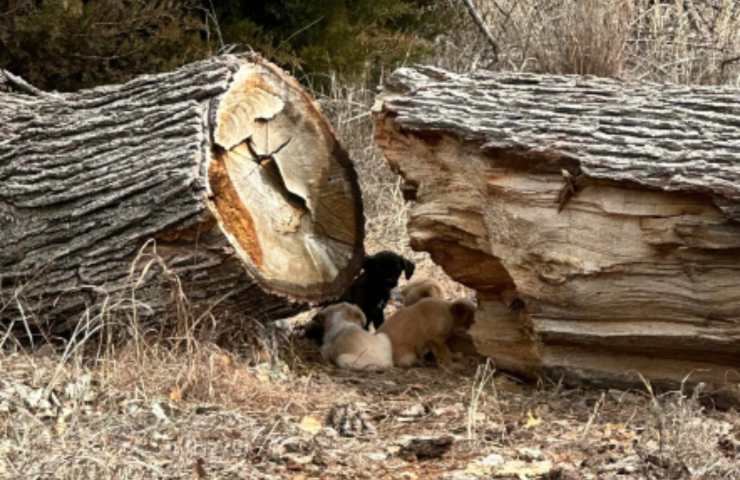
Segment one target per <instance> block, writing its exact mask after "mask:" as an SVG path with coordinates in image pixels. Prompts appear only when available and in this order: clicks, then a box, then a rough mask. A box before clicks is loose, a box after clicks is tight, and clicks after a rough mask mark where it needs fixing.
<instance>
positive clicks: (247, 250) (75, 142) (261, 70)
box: [0, 55, 364, 329]
mask: <svg viewBox="0 0 740 480" xmlns="http://www.w3.org/2000/svg"><path fill="white" fill-rule="evenodd" d="M363 224H364V218H363V214H362V205H361V197H360V191H359V187H358V183H357V178H356V175H355V172H354V169H353V166H352V163H351V162H350V160H349V158H348V157H347V154H346V153H345V151H344V150H343V149H342V147H341V146H340V145H339V144H338V143H337V140H336V138H335V135H334V132H333V130H332V129H331V127H330V126H329V124H328V123H327V122H326V120H325V119H324V117H323V116H322V115H321V113H320V112H319V109H318V106H317V105H316V103H315V102H314V101H313V100H312V99H311V98H310V97H309V96H308V95H307V94H306V93H305V92H304V91H303V89H302V88H301V87H300V85H299V84H298V83H297V82H296V81H295V80H293V79H292V78H290V77H289V76H288V75H287V74H286V73H284V72H283V71H281V70H280V69H279V68H277V67H275V66H274V65H272V64H270V63H269V62H266V61H264V60H263V59H261V58H259V57H258V56H256V55H249V56H232V55H228V56H222V57H218V58H215V59H211V60H206V61H202V62H199V63H195V64H191V65H187V66H185V67H183V68H181V69H179V70H177V71H175V72H172V73H166V74H161V75H145V76H141V77H138V78H136V79H134V80H132V81H130V82H128V83H126V84H123V85H112V86H105V87H100V88H95V89H91V90H84V91H80V92H75V93H47V92H42V91H39V90H38V89H36V88H34V87H32V86H30V85H28V84H26V83H25V82H24V81H23V80H21V79H19V78H17V77H14V76H13V75H12V74H10V73H9V72H3V71H0V232H2V242H1V244H0V279H1V283H0V287H2V291H1V292H0V302H2V303H0V320H2V321H3V322H5V323H6V325H7V324H8V322H10V323H14V324H16V325H17V324H19V323H18V322H20V321H25V322H29V321H30V322H31V323H35V324H37V325H50V326H51V327H54V329H64V328H68V327H69V326H70V325H74V324H75V323H76V322H77V321H78V320H79V313H80V312H81V311H84V310H85V309H90V308H96V306H99V305H100V303H101V301H102V300H103V299H105V300H106V302H107V304H108V305H109V306H110V302H109V300H110V299H111V298H113V297H111V295H114V294H119V296H121V298H126V299H128V300H133V297H132V296H131V295H130V292H129V291H130V290H131V289H132V288H134V287H135V288H136V290H137V291H138V294H137V296H136V301H133V303H134V304H136V303H137V302H140V303H141V304H142V305H144V307H145V308H144V309H143V311H146V312H150V313H153V312H156V311H159V310H161V308H162V307H164V306H165V305H166V304H167V303H168V302H169V297H168V295H167V294H163V292H162V290H161V289H159V288H156V287H158V286H161V285H162V284H163V283H165V284H166V283H167V279H170V280H172V279H173V278H175V276H176V277H177V282H176V283H177V284H179V285H182V290H183V293H184V294H185V295H186V296H187V297H188V298H189V301H190V302H191V304H195V305H196V306H203V307H205V308H208V309H211V308H214V307H216V306H219V307H228V308H230V309H231V311H239V312H242V313H245V314H247V315H249V316H251V317H254V318H260V319H274V318H279V317H281V316H285V315H288V314H291V313H295V312H296V311H299V310H301V309H303V308H305V307H306V305H307V304H310V303H316V302H322V301H325V300H329V299H332V298H335V297H337V296H339V295H340V294H341V293H342V292H343V290H344V289H345V287H346V286H347V285H348V284H349V282H350V281H351V280H352V278H353V277H354V275H355V274H356V272H357V271H358V269H359V266H360V263H361V261H362V257H363V248H362V241H363ZM145 244H146V245H148V247H149V248H147V249H144V250H143V251H142V247H143V246H144V245H145ZM137 255H138V257H137ZM152 260H156V261H152ZM132 262H133V263H132ZM165 271H166V273H167V274H168V275H166V276H165V277H166V278H165V277H162V276H161V275H158V273H162V272H165ZM171 274H174V276H173V275H171ZM163 279H164V280H163ZM88 313H89V311H88Z"/></svg>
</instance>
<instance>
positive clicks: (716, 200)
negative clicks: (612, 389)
mask: <svg viewBox="0 0 740 480" xmlns="http://www.w3.org/2000/svg"><path fill="white" fill-rule="evenodd" d="M376 120H377V130H376V131H377V141H378V143H379V145H380V146H381V148H382V149H383V150H384V153H385V155H386V158H387V160H388V161H389V163H390V165H391V166H392V168H393V169H394V171H396V172H397V173H398V174H400V175H401V176H402V177H403V179H404V183H405V187H404V188H405V191H406V194H407V196H408V198H409V199H413V200H414V201H415V203H414V205H413V208H412V209H411V211H410V217H409V223H408V230H409V234H410V237H411V245H412V247H413V248H415V249H418V250H426V251H429V252H430V253H431V255H432V258H433V259H434V260H435V261H436V262H437V263H439V264H440V265H442V266H443V267H444V268H445V270H446V271H447V272H448V273H449V274H450V275H451V276H452V277H453V278H455V279H457V280H458V281H460V282H462V283H464V284H465V285H467V286H469V287H471V288H474V289H476V290H477V292H478V298H479V310H478V315H477V322H476V325H475V326H474V327H473V330H472V333H473V336H474V338H475V341H476V345H477V347H478V349H479V350H480V351H481V352H482V353H484V354H486V355H489V356H491V357H493V358H494V359H495V360H496V363H497V365H498V366H499V367H501V368H505V369H510V370H515V371H519V372H523V373H526V374H529V375H543V374H545V375H546V374H555V375H556V376H560V375H565V376H566V378H569V379H586V380H590V381H594V382H600V383H605V384H611V385H615V384H621V385H635V384H639V383H640V378H639V375H638V374H642V375H644V376H645V377H646V378H649V379H651V380H652V381H653V382H654V383H656V384H666V385H673V386H675V385H676V382H680V381H682V380H683V379H684V378H685V377H686V376H687V375H688V376H689V379H688V380H689V381H690V382H691V381H694V382H697V381H703V382H708V383H710V384H711V385H712V386H714V387H716V388H726V387H727V388H729V387H728V385H734V386H735V387H734V388H737V387H738V385H739V384H740V90H738V89H729V88H718V87H679V86H659V85H647V84H627V83H622V82H618V81H614V80H608V79H599V78H594V77H577V76H544V75H543V76H538V75H528V74H520V75H516V74H504V73H501V74H496V73H487V72H479V73H475V74H469V75H457V74H452V73H448V72H445V71H442V70H438V69H433V68H424V67H419V68H415V69H400V70H398V71H397V72H395V74H394V75H392V76H391V78H390V79H389V81H388V82H387V85H386V89H385V92H384V93H383V94H382V96H381V97H380V98H379V101H378V103H377V106H376ZM735 393H737V390H735Z"/></svg>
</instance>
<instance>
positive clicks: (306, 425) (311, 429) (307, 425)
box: [298, 415, 324, 435]
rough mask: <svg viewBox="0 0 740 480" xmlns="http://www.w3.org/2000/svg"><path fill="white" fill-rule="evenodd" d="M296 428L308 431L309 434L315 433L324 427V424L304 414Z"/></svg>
mask: <svg viewBox="0 0 740 480" xmlns="http://www.w3.org/2000/svg"><path fill="white" fill-rule="evenodd" d="M298 428H300V429H301V430H303V431H304V432H307V433H310V434H311V435H316V434H317V433H319V432H320V431H321V429H322V428H324V426H323V424H322V423H321V420H319V419H318V418H316V417H313V416H311V415H306V416H305V417H303V418H302V419H301V423H299V424H298Z"/></svg>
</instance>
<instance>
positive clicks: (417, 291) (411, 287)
mask: <svg viewBox="0 0 740 480" xmlns="http://www.w3.org/2000/svg"><path fill="white" fill-rule="evenodd" d="M391 296H392V297H394V299H395V300H398V301H400V302H401V304H403V306H405V307H410V306H411V305H413V304H415V303H416V302H418V301H419V300H421V299H422V298H442V297H443V293H442V286H441V285H440V284H439V282H438V281H436V280H434V279H432V278H421V279H419V280H414V281H412V282H409V283H407V284H406V285H404V286H402V287H398V288H396V289H394V290H393V292H391Z"/></svg>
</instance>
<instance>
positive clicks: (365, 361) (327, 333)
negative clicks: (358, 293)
mask: <svg viewBox="0 0 740 480" xmlns="http://www.w3.org/2000/svg"><path fill="white" fill-rule="evenodd" d="M314 322H315V323H319V324H321V325H322V326H323V330H324V338H323V342H322V346H321V356H322V357H324V359H326V360H329V361H330V362H332V363H334V364H335V365H336V366H337V367H339V368H347V369H352V370H384V369H387V368H391V367H393V350H392V347H391V341H390V338H388V336H387V335H386V334H384V333H370V332H368V331H366V330H365V326H366V324H367V319H366V318H365V314H363V313H362V310H360V309H359V307H357V306H356V305H352V304H349V303H346V302H342V303H337V304H334V305H329V306H328V307H326V308H324V309H322V310H321V311H320V312H319V313H318V314H317V315H316V316H315V317H314Z"/></svg>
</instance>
